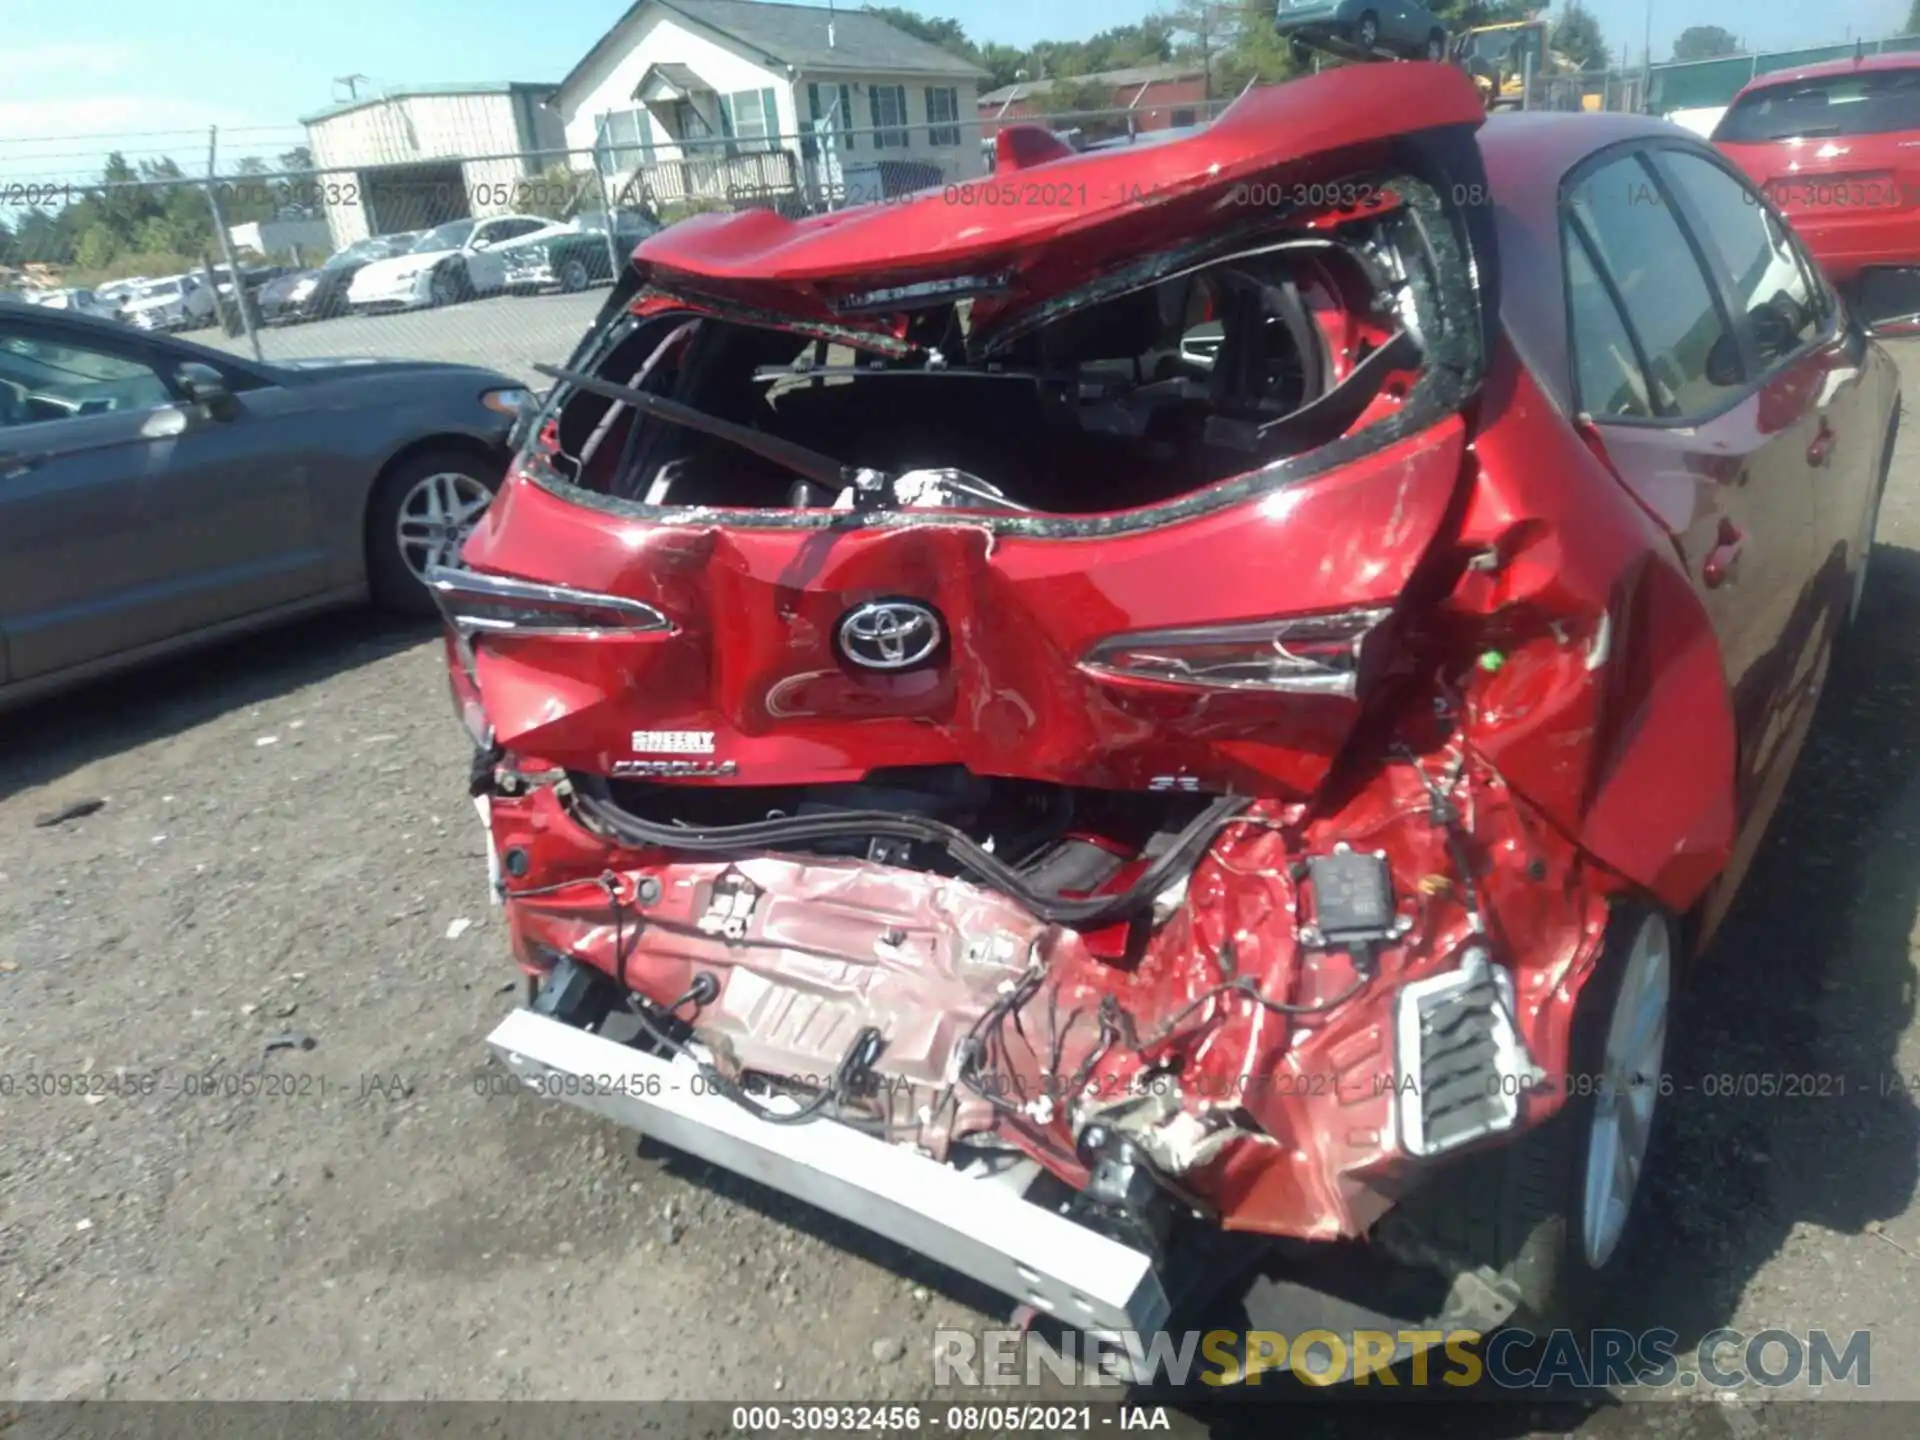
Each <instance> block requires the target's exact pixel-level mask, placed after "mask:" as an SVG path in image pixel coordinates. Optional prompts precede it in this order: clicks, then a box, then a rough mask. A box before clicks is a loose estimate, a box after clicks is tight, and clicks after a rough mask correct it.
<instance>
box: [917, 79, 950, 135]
mask: <svg viewBox="0 0 1920 1440" xmlns="http://www.w3.org/2000/svg"><path fill="white" fill-rule="evenodd" d="M922 88H923V89H924V90H925V91H926V94H925V95H924V96H922V97H921V98H922V99H924V100H925V101H926V106H927V144H928V145H929V146H937V147H940V148H942V149H947V148H951V147H953V146H955V145H958V144H959V143H960V87H959V86H958V85H927V86H923V87H922ZM936 95H940V96H943V97H945V98H946V99H948V100H951V101H952V102H953V105H952V112H951V114H950V115H949V116H948V117H947V118H946V119H943V120H936V119H934V118H933V97H934V96H936Z"/></svg>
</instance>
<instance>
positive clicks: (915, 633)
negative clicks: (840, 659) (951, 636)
mask: <svg viewBox="0 0 1920 1440" xmlns="http://www.w3.org/2000/svg"><path fill="white" fill-rule="evenodd" d="M945 638H946V628H945V627H944V626H943V625H941V623H940V616H939V613H938V612H937V611H935V610H934V608H933V607H932V606H931V605H923V604H921V603H920V602H919V601H918V600H869V601H868V602H867V603H866V604H864V605H856V606H854V608H853V609H851V610H849V611H848V612H847V613H846V615H845V616H844V617H843V618H842V619H841V621H840V628H839V630H838V632H837V634H836V639H837V641H838V643H839V646H840V653H841V654H842V655H844V656H846V657H847V659H848V661H849V662H851V663H852V664H855V665H858V666H860V667H861V668H862V669H865V670H905V669H908V668H909V667H911V666H914V665H918V664H919V663H920V662H921V661H923V660H926V659H928V658H929V657H931V656H932V655H933V653H934V651H936V650H938V649H939V648H940V642H941V641H942V640H944V639H945Z"/></svg>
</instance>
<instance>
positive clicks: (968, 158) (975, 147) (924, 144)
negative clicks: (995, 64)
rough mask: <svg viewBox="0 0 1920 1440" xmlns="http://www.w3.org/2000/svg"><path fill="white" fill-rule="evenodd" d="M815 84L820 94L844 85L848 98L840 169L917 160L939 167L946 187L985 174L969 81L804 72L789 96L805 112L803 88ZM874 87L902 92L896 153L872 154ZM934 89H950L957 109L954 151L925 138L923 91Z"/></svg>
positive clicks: (874, 150) (973, 82)
mask: <svg viewBox="0 0 1920 1440" xmlns="http://www.w3.org/2000/svg"><path fill="white" fill-rule="evenodd" d="M810 84H818V85H819V86H820V87H821V89H822V91H823V92H824V91H825V90H826V89H827V87H829V86H839V85H846V86H849V87H850V89H851V91H852V93H851V95H850V97H849V98H850V99H851V100H852V102H853V114H852V116H851V118H850V121H849V123H848V126H847V128H848V129H849V130H851V131H852V132H853V135H852V139H853V145H852V148H851V150H850V151H848V152H847V153H846V154H844V155H843V156H842V157H841V159H842V162H843V163H845V164H855V165H858V164H863V163H870V162H872V161H874V160H919V161H926V162H930V163H932V164H935V165H938V166H939V167H940V170H941V173H942V174H943V175H944V176H945V178H946V180H947V181H948V182H949V183H952V182H954V181H958V180H971V179H974V178H975V177H977V176H980V175H984V174H985V173H986V162H985V158H984V156H983V155H982V153H981V148H980V107H979V106H978V105H977V104H976V103H975V101H976V99H977V97H978V95H979V89H978V85H977V83H976V79H975V77H974V76H972V75H956V76H941V75H927V74H924V73H923V74H917V75H882V74H877V73H874V72H871V71H868V72H854V71H841V72H822V73H815V72H811V71H809V72H807V73H805V74H803V75H801V77H800V79H799V81H798V83H797V84H796V85H795V86H794V94H795V95H796V96H797V97H798V98H799V102H800V108H801V110H802V112H803V113H804V112H805V111H806V109H807V86H808V85H810ZM876 85H898V86H900V87H902V88H903V89H904V90H905V91H906V92H907V145H906V148H905V149H901V148H900V147H899V146H897V145H890V146H888V147H887V148H886V149H884V150H881V149H878V148H877V147H876V146H875V145H874V139H875V137H874V135H873V133H872V131H873V87H874V86H876ZM929 86H936V87H941V88H948V87H950V88H951V89H952V90H953V92H954V98H955V100H956V102H957V103H958V106H959V113H958V115H957V116H956V117H955V119H954V120H953V121H952V126H953V128H954V129H955V130H957V131H958V132H959V143H958V144H954V145H935V144H933V143H932V142H931V140H930V138H929V133H928V132H929V117H928V114H927V88H928V87H929ZM821 102H822V103H823V104H830V103H832V102H831V99H830V97H829V96H828V95H826V94H824V93H823V94H822V96H821Z"/></svg>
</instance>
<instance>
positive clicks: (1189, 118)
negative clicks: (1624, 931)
mask: <svg viewBox="0 0 1920 1440" xmlns="http://www.w3.org/2000/svg"><path fill="white" fill-rule="evenodd" d="M1199 119H1200V116H1199V112H1197V111H1194V110H1176V111H1174V112H1173V128H1174V129H1176V130H1184V129H1186V128H1187V126H1189V125H1192V124H1195V123H1196V122H1197V121H1198V120H1199Z"/></svg>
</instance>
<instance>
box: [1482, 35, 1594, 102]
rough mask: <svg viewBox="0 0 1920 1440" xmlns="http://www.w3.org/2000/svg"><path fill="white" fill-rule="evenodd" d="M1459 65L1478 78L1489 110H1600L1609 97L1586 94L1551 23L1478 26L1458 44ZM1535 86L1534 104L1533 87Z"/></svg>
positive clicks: (1575, 65) (1573, 64)
mask: <svg viewBox="0 0 1920 1440" xmlns="http://www.w3.org/2000/svg"><path fill="white" fill-rule="evenodd" d="M1453 58H1454V63H1456V64H1458V65H1460V66H1461V67H1462V68H1463V69H1465V70H1466V72H1467V73H1468V74H1469V75H1471V76H1472V77H1473V82H1474V84H1475V85H1477V86H1479V87H1480V93H1481V95H1482V96H1483V97H1484V98H1485V99H1486V102H1487V109H1489V110H1519V109H1522V108H1525V107H1528V106H1529V105H1531V108H1533V109H1552V110H1599V109H1601V108H1603V105H1604V97H1603V96H1602V95H1601V93H1600V92H1599V91H1598V90H1597V89H1596V90H1595V91H1594V92H1593V93H1591V94H1589V93H1587V92H1586V89H1585V87H1584V86H1583V85H1582V84H1581V82H1580V80H1579V78H1578V77H1579V76H1580V73H1581V71H1580V67H1579V66H1578V65H1577V64H1575V63H1574V62H1573V61H1572V60H1570V59H1568V58H1567V57H1566V56H1565V55H1562V54H1560V53H1559V52H1558V51H1557V50H1555V49H1554V48H1553V45H1552V43H1551V33H1550V30H1549V27H1548V24H1547V22H1546V20H1545V19H1543V18H1541V16H1540V15H1538V14H1535V15H1533V16H1532V17H1530V18H1528V19H1526V20H1508V21H1505V22H1503V23H1501V24H1498V25H1476V26H1475V27H1473V28H1472V29H1470V30H1465V31H1462V32H1461V33H1460V34H1459V35H1457V36H1456V37H1455V38H1454V42H1453ZM1529 79H1531V80H1532V81H1533V85H1534V89H1533V94H1532V99H1531V101H1529V98H1528V93H1527V82H1528V80H1529Z"/></svg>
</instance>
